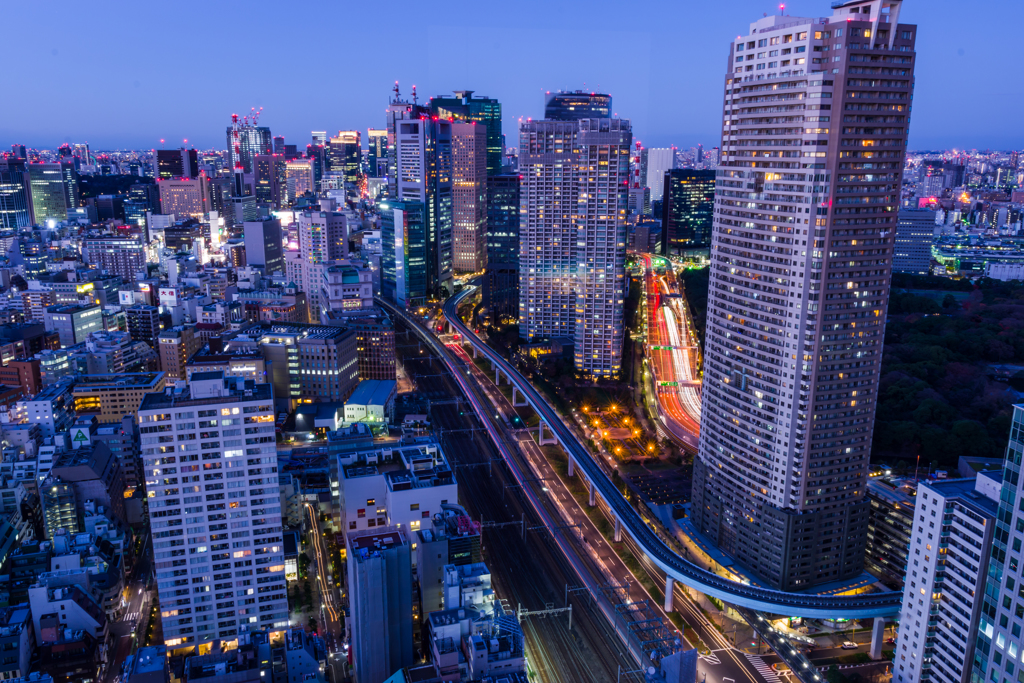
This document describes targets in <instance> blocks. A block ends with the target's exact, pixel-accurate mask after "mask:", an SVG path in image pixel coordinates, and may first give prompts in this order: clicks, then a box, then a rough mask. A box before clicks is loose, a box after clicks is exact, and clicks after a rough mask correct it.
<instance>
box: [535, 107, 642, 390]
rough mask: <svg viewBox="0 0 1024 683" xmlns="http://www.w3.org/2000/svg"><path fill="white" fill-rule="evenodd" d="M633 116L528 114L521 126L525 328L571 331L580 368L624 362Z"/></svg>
mask: <svg viewBox="0 0 1024 683" xmlns="http://www.w3.org/2000/svg"><path fill="white" fill-rule="evenodd" d="M632 142H633V134H632V131H631V128H630V123H629V121H626V120H621V119H580V120H577V121H530V122H527V123H523V124H521V125H520V128H519V164H520V166H519V168H520V174H521V176H522V180H521V184H520V218H519V220H520V228H519V241H520V257H519V259H520V261H519V262H520V271H519V273H520V274H519V324H520V334H521V336H522V337H523V338H525V339H527V340H532V339H534V338H538V337H549V338H550V337H571V338H573V340H574V343H575V363H576V369H577V371H580V372H583V373H586V374H589V375H592V376H595V377H614V376H615V375H617V374H618V373H619V371H620V369H621V364H622V340H623V318H622V307H623V303H624V301H625V295H624V288H625V270H624V269H625V260H626V228H625V222H626V214H627V210H628V204H629V153H630V147H631V146H632Z"/></svg>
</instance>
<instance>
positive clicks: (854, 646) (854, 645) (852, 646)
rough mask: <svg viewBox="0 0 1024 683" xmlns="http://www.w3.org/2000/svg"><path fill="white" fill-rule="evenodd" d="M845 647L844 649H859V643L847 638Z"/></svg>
mask: <svg viewBox="0 0 1024 683" xmlns="http://www.w3.org/2000/svg"><path fill="white" fill-rule="evenodd" d="M843 649H844V650H856V649H857V643H854V642H852V641H849V640H847V641H846V642H844V643H843Z"/></svg>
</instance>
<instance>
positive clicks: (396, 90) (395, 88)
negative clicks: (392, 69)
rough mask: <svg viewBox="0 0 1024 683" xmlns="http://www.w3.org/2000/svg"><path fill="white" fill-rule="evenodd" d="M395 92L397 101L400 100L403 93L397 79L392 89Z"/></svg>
mask: <svg viewBox="0 0 1024 683" xmlns="http://www.w3.org/2000/svg"><path fill="white" fill-rule="evenodd" d="M391 90H392V91H393V92H394V93H395V102H397V101H398V98H399V96H400V95H401V94H402V93H400V92H398V81H395V87H394V88H392V89H391Z"/></svg>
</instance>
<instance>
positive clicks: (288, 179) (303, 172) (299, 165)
mask: <svg viewBox="0 0 1024 683" xmlns="http://www.w3.org/2000/svg"><path fill="white" fill-rule="evenodd" d="M284 175H285V201H286V202H287V203H288V204H294V203H295V199H296V198H297V197H301V196H302V195H304V194H306V193H307V192H314V191H315V189H316V185H315V184H314V182H313V160H312V159H292V160H291V161H288V162H287V163H286V164H285V171H284Z"/></svg>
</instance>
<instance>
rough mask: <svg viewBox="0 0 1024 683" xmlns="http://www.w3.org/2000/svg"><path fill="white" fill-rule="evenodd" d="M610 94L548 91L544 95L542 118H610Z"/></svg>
mask: <svg viewBox="0 0 1024 683" xmlns="http://www.w3.org/2000/svg"><path fill="white" fill-rule="evenodd" d="M611 117H612V96H611V95H601V94H599V93H592V92H583V91H582V90H574V91H573V92H563V91H561V90H559V91H558V92H549V93H548V94H547V95H546V96H545V97H544V118H545V119H546V120H548V121H579V120H580V119H610V118H611Z"/></svg>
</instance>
